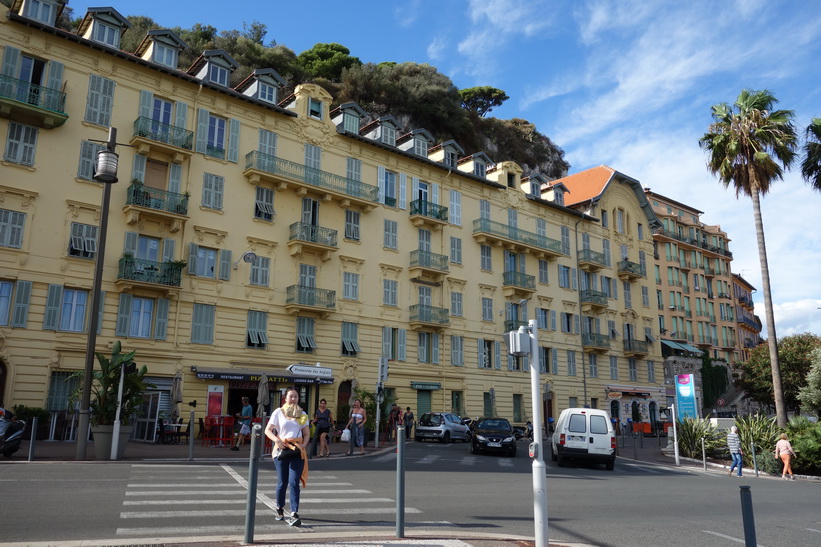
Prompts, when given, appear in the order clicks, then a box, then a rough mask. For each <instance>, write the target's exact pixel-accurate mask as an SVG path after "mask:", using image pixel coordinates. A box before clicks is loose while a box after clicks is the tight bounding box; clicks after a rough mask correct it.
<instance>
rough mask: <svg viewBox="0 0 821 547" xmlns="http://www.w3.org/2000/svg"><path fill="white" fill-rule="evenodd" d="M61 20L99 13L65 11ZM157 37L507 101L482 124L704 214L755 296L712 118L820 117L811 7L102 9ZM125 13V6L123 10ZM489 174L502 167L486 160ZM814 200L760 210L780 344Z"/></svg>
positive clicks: (813, 251) (804, 269) (744, 228)
mask: <svg viewBox="0 0 821 547" xmlns="http://www.w3.org/2000/svg"><path fill="white" fill-rule="evenodd" d="M69 5H70V6H71V7H72V8H73V9H74V11H75V16H79V15H82V14H83V13H85V10H86V8H87V7H89V6H98V5H101V4H100V3H99V2H95V1H92V2H88V1H78V0H70V3H69ZM106 5H112V6H114V7H115V8H116V9H117V10H118V11H120V13H122V14H123V15H125V16H129V15H147V16H149V17H152V18H153V19H154V20H155V21H157V23H158V24H160V25H163V26H168V27H173V26H181V27H184V28H189V27H191V26H192V25H193V24H194V23H197V22H200V23H203V24H210V25H213V26H214V27H216V28H217V29H218V30H231V29H242V25H243V22H246V23H249V24H250V23H251V22H253V21H255V20H256V21H260V22H262V23H265V24H266V25H267V27H268V35H267V36H266V43H267V41H269V40H275V41H276V42H277V43H278V44H282V45H284V46H287V47H288V48H290V49H292V50H294V52H296V53H297V54H299V53H300V52H302V51H304V50H306V49H310V48H311V47H312V46H313V45H314V44H316V43H318V42H337V43H340V44H343V45H344V46H346V47H348V48H349V49H350V50H351V54H352V55H355V56H357V57H359V58H360V59H361V60H362V61H363V62H374V63H379V62H382V61H395V62H405V61H412V62H417V63H429V64H431V65H433V66H436V67H437V68H438V69H439V71H440V72H442V73H444V74H446V75H448V76H449V77H450V78H451V79H452V80H453V82H454V83H455V84H456V86H457V87H459V88H466V87H472V86H476V85H491V86H495V87H498V88H500V89H503V90H504V91H505V92H506V93H507V94H508V95H509V96H510V100H509V101H507V103H505V104H504V105H503V106H502V107H500V108H498V109H497V110H495V111H493V112H492V113H491V114H490V115H492V116H497V117H500V118H512V117H519V118H525V119H527V120H529V121H531V122H533V123H535V124H536V126H537V127H538V129H539V131H541V132H542V133H544V134H546V135H548V136H549V137H550V138H551V139H552V140H553V141H554V142H555V143H556V144H557V145H559V146H560V147H562V148H563V149H564V151H565V153H566V156H565V157H566V158H567V160H568V161H569V162H570V164H571V169H570V172H571V173H575V172H577V171H581V170H584V169H587V168H589V167H593V166H596V165H600V164H607V165H609V166H611V167H613V168H615V169H617V170H619V171H621V172H623V173H625V174H627V175H629V176H632V177H634V178H636V179H638V180H639V181H641V183H642V184H643V185H644V186H645V187H650V188H651V189H652V190H654V191H656V192H658V193H660V194H663V195H666V196H668V197H670V198H673V199H675V200H678V201H681V202H683V203H687V204H688V205H691V206H693V207H695V208H697V209H699V210H701V211H704V214H703V215H702V220H703V221H704V222H706V223H708V224H720V225H721V227H722V229H724V230H725V231H726V232H727V233H728V234H729V237H730V239H731V243H730V248H731V250H732V251H733V254H734V261H733V271H734V272H735V273H740V274H741V275H743V276H744V277H745V278H746V279H747V280H748V281H749V282H750V283H752V284H753V285H754V286H755V287H757V288H758V289H759V293H756V294H754V300H755V302H756V311H757V313H758V314H759V315H760V316H761V317H762V320H763V319H764V307H763V297H762V295H761V294H760V289H761V274H760V272H761V269H760V263H759V257H758V251H757V246H756V240H755V228H754V225H753V215H752V206H751V204H750V200H749V199H748V198H744V197H742V198H740V199H736V197H735V192H734V191H732V190H726V189H724V187H723V186H722V185H720V184H719V183H718V182H717V181H716V179H714V178H713V177H712V175H710V174H709V173H708V172H707V170H706V168H705V158H706V156H705V154H704V153H703V152H702V151H701V150H700V149H699V147H698V139H699V137H700V136H701V135H702V134H703V133H704V132H705V131H706V129H707V127H708V125H709V123H710V121H711V118H710V106H711V105H713V104H715V103H719V102H732V101H733V100H734V99H735V98H736V97H737V96H738V93H739V91H740V90H741V89H743V88H748V89H765V88H766V89H769V90H771V91H772V92H773V93H774V94H775V96H776V97H778V98H779V100H780V101H781V102H780V104H779V107H781V108H785V109H791V110H794V111H795V114H796V125H797V126H798V127H799V128H800V129H801V131H802V132H803V128H805V127H806V125H807V124H808V123H809V121H810V120H811V119H812V118H813V117H821V78H819V75H821V2H812V1H811V2H807V1H805V0H796V1H791V0H736V1H731V0H723V1H720V2H715V1H706V0H689V1H687V2H669V1H656V0H643V1H631V0H622V1H619V2H613V1H607V0H602V1H597V0H591V1H573V0H528V1H517V0H440V1H438V2H433V1H429V0H404V1H402V2H386V1H384V0H360V1H358V2H351V3H347V4H340V3H339V2H331V1H327V0H314V1H313V2H311V4H310V6H311V9H310V10H308V9H303V8H301V7H300V6H299V5H297V4H293V3H284V4H283V3H279V2H270V3H266V2H259V1H257V2H252V1H250V0H233V1H232V2H231V3H230V6H231V9H230V10H227V9H225V7H226V3H225V2H222V1H220V2H215V1H193V0H176V1H174V2H168V1H162V2H160V1H158V0H141V2H139V3H138V4H137V3H132V2H125V1H117V0H113V1H112V2H111V3H108V4H106ZM134 6H139V8H135V7H134ZM495 159H497V160H502V159H505V158H495ZM819 206H821V193H819V192H813V191H811V190H810V188H809V186H807V185H806V184H804V182H803V180H802V179H801V177H800V170H799V169H798V168H795V167H794V168H793V170H792V171H791V172H789V173H788V174H787V175H786V176H785V177H784V181H783V182H777V183H776V184H775V185H774V187H773V190H772V191H771V192H770V194H768V195H767V196H766V197H765V198H764V199H763V200H762V212H763V218H764V228H765V231H766V237H767V250H768V255H769V267H770V277H771V284H772V289H773V302H774V307H775V314H776V330H777V334H778V336H779V337H782V336H786V335H790V334H796V333H801V332H806V331H810V332H813V333H816V334H821V310H820V309H818V308H819V307H821V230H819V229H818V228H816V227H815V223H814V221H813V220H812V219H813V218H815V217H816V215H818V211H819Z"/></svg>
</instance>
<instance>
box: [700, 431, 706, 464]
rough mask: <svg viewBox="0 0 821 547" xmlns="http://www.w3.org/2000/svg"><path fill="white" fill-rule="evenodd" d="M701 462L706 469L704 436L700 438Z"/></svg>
mask: <svg viewBox="0 0 821 547" xmlns="http://www.w3.org/2000/svg"><path fill="white" fill-rule="evenodd" d="M701 463H702V464H703V466H704V470H705V471H707V450H706V449H705V448H704V437H702V438H701Z"/></svg>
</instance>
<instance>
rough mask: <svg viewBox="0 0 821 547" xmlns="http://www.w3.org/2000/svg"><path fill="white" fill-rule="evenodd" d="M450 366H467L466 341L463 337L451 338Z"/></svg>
mask: <svg viewBox="0 0 821 547" xmlns="http://www.w3.org/2000/svg"><path fill="white" fill-rule="evenodd" d="M450 364H451V365H452V366H454V367H463V366H465V339H464V337H462V336H451V337H450Z"/></svg>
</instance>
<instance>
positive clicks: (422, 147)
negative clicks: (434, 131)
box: [413, 139, 428, 158]
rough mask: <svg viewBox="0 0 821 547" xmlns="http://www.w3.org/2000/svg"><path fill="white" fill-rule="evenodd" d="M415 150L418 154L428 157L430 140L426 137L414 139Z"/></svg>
mask: <svg viewBox="0 0 821 547" xmlns="http://www.w3.org/2000/svg"><path fill="white" fill-rule="evenodd" d="M413 152H414V154H416V155H417V156H422V157H423V158H426V157H427V156H428V141H426V140H425V139H413Z"/></svg>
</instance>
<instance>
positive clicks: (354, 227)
mask: <svg viewBox="0 0 821 547" xmlns="http://www.w3.org/2000/svg"><path fill="white" fill-rule="evenodd" d="M345 237H346V238H347V239H353V240H355V241H359V212H358V211H351V210H350V209H346V210H345Z"/></svg>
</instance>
